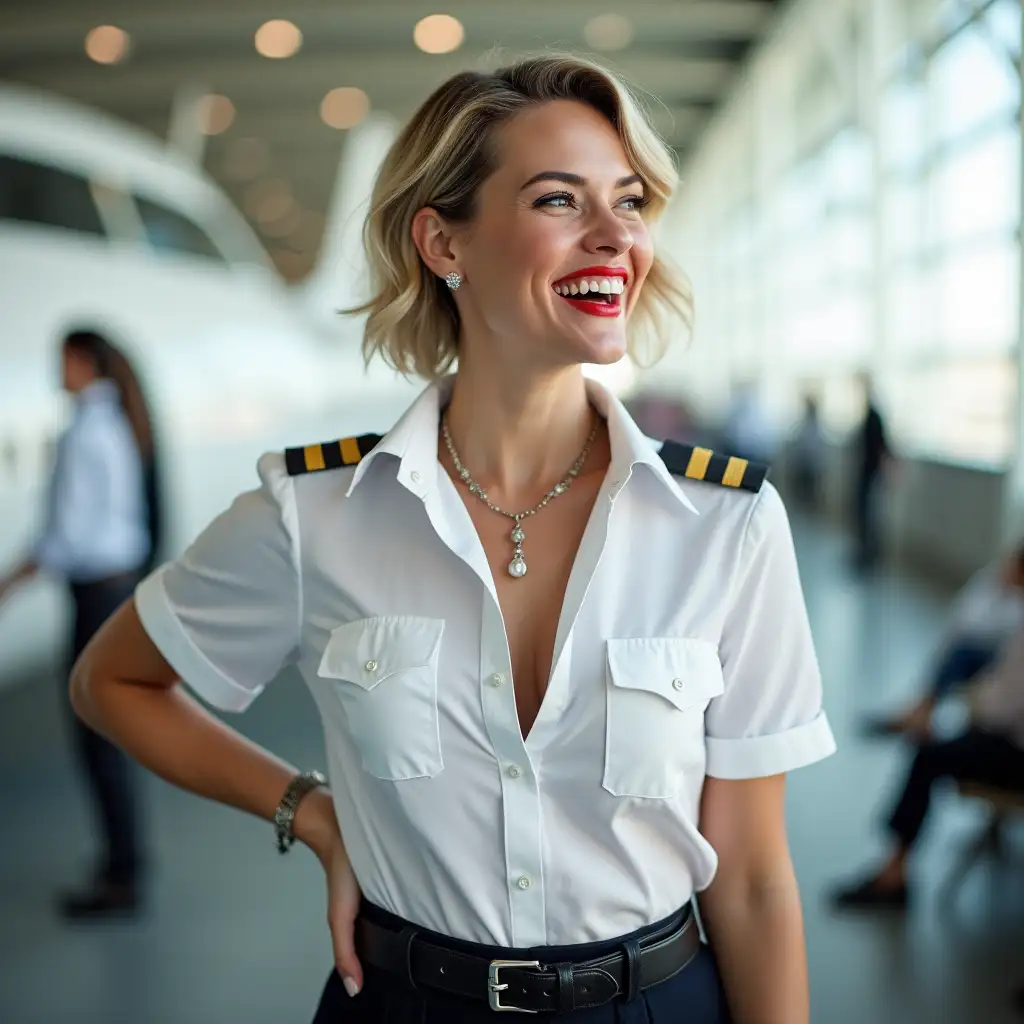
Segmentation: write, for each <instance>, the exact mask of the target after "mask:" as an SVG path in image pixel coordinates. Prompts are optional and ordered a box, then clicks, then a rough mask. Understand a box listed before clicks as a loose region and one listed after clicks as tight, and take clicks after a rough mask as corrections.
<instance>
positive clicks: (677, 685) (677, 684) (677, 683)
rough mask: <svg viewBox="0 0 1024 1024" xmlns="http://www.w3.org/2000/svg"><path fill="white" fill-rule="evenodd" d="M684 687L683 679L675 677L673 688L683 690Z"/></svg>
mask: <svg viewBox="0 0 1024 1024" xmlns="http://www.w3.org/2000/svg"><path fill="white" fill-rule="evenodd" d="M682 688H683V681H682V679H673V680H672V689H673V690H681V689H682Z"/></svg>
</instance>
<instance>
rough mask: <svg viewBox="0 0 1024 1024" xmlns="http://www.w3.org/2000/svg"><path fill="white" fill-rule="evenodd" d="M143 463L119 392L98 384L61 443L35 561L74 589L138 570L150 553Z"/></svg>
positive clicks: (85, 395) (82, 398) (82, 399)
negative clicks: (65, 580) (75, 584)
mask: <svg viewBox="0 0 1024 1024" xmlns="http://www.w3.org/2000/svg"><path fill="white" fill-rule="evenodd" d="M149 547H150V540H149V526H148V524H147V521H146V496H145V488H144V485H143V465H142V457H141V456H140V455H139V448H138V445H137V444H136V441H135V437H134V435H133V434H132V428H131V425H130V424H129V422H128V417H127V416H126V415H125V413H124V409H122V408H121V398H120V395H119V394H118V390H117V385H116V384H115V383H114V382H113V381H112V380H108V379H106V378H103V379H100V380H96V381H93V382H92V383H91V384H89V385H87V386H86V387H84V388H83V389H82V390H81V391H80V392H79V394H78V395H77V396H76V398H75V412H74V416H73V418H72V420H71V424H70V426H69V427H68V429H67V431H65V433H64V434H63V435H62V436H61V438H60V440H59V441H58V442H57V459H56V463H55V465H54V469H53V475H52V477H51V480H50V491H49V500H48V503H47V512H46V520H45V523H44V526H43V530H42V532H41V534H40V536H39V538H38V540H37V541H36V544H35V546H34V548H33V550H32V558H33V560H34V561H35V562H36V564H37V565H41V566H42V567H43V568H44V569H47V570H49V571H50V572H52V573H54V574H56V575H58V576H63V577H65V578H66V579H68V580H70V581H71V582H73V583H91V582H94V581H96V580H100V579H103V578H104V577H108V576H116V575H118V574H119V573H123V572H128V571H129V570H132V569H137V568H138V567H139V566H140V565H141V564H142V563H143V562H144V561H145V559H146V555H147V553H148V552H149Z"/></svg>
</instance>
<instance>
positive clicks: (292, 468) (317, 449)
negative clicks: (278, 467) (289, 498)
mask: <svg viewBox="0 0 1024 1024" xmlns="http://www.w3.org/2000/svg"><path fill="white" fill-rule="evenodd" d="M381 436H382V435H380V434H360V435H359V436H358V437H343V438H338V439H336V440H333V441H320V442H317V443H316V444H307V445H302V446H300V447H297V448H286V449H285V450H284V452H283V454H282V456H281V458H282V467H283V470H284V472H285V474H286V475H287V476H290V477H292V476H303V475H304V474H306V473H319V472H322V471H324V470H328V469H341V468H343V467H345V466H355V465H358V464H359V462H361V461H362V459H363V458H364V457H365V456H367V455H369V454H370V452H371V451H373V449H374V448H375V447H376V446H377V443H378V442H379V441H380V439H381Z"/></svg>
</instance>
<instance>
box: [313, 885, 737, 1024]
mask: <svg viewBox="0 0 1024 1024" xmlns="http://www.w3.org/2000/svg"><path fill="white" fill-rule="evenodd" d="M363 912H364V914H366V916H367V917H369V918H370V919H371V920H373V921H375V922H376V923H378V924H386V925H390V924H394V925H396V928H397V929H400V928H401V926H402V925H403V924H404V922H402V921H401V919H400V918H396V917H393V916H392V915H391V914H388V913H387V912H386V911H383V910H380V909H379V908H377V907H374V906H372V905H370V906H364V911H363ZM656 928H657V925H654V926H652V927H651V928H646V929H642V930H641V931H639V932H635V933H634V934H633V935H626V936H622V938H620V939H614V940H612V941H610V942H597V943H590V944H587V945H577V946H557V947H556V946H547V947H544V948H542V949H533V950H530V949H500V948H497V947H492V946H476V945H473V944H472V943H464V942H454V941H452V940H447V943H446V944H448V945H451V946H452V947H453V948H456V949H460V950H466V951H468V952H472V953H475V954H476V955H477V956H482V957H485V958H487V959H491V960H496V959H512V960H540V961H541V962H542V963H543V962H545V961H547V962H552V963H554V962H558V961H567V960H573V961H579V960H588V959H592V958H594V957H598V956H603V955H605V954H607V953H609V952H612V951H613V950H615V949H617V948H619V947H620V946H621V944H622V941H623V940H624V939H628V938H641V937H642V936H643V935H644V933H645V932H650V931H654V930H655V929H656ZM428 934H429V933H428ZM363 971H364V975H365V982H364V985H363V990H362V991H361V992H360V993H359V995H357V996H356V997H355V999H350V998H349V996H348V994H347V993H346V992H345V989H344V987H343V985H342V981H341V978H340V977H339V975H338V973H337V972H336V971H332V972H331V975H330V977H329V978H328V980H327V986H326V988H325V989H324V992H323V995H322V997H321V999H320V1005H319V1007H318V1009H317V1012H316V1017H315V1018H314V1019H313V1024H485V1022H486V1024H495V1021H497V1020H502V1019H507V1020H523V1021H527V1020H529V1021H536V1022H537V1024H545V1022H548V1021H551V1022H556V1024H562V1022H564V1024H731V1018H730V1016H729V1013H728V1010H727V1008H726V1002H725V993H724V991H723V989H722V981H721V978H720V977H719V974H718V968H717V966H716V964H715V959H714V956H713V955H712V953H711V950H710V949H709V948H708V947H707V946H704V945H702V946H701V948H700V952H699V953H698V954H697V955H696V956H695V957H694V958H693V959H692V960H691V961H690V963H689V964H687V966H686V967H684V968H683V970H681V971H680V972H679V973H678V974H676V975H675V976H674V977H672V978H669V979H668V981H664V982H662V983H661V984H660V985H654V986H652V987H651V988H648V989H645V990H644V991H642V992H641V993H640V995H639V997H638V998H637V999H635V1000H633V1002H631V1003H626V1002H622V1001H615V1002H611V1003H608V1004H607V1005H605V1006H599V1007H595V1008H594V1009H590V1010H576V1011H574V1012H573V1013H568V1014H562V1015H561V1016H556V1015H554V1014H549V1013H540V1014H511V1013H508V1014H503V1015H501V1016H496V1014H495V1012H494V1011H493V1010H491V1008H490V1007H489V1006H488V1005H487V1003H485V1002H483V1001H482V1000H481V1001H476V1000H468V999H462V998H459V997H457V996H452V995H448V994H447V993H444V992H438V991H436V990H429V989H425V988H423V987H420V988H419V989H418V990H414V989H412V988H410V987H409V985H408V983H407V982H406V981H405V979H403V978H399V977H398V976H397V975H395V974H391V973H386V972H382V971H379V970H376V969H375V968H373V967H370V966H368V965H366V964H363Z"/></svg>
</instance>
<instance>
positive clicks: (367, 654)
mask: <svg viewBox="0 0 1024 1024" xmlns="http://www.w3.org/2000/svg"><path fill="white" fill-rule="evenodd" d="M443 632H444V619H430V618H424V617H420V616H416V615H382V616H378V617H376V618H370V619H357V620H356V621H355V622H346V623H345V624H344V625H341V626H337V627H335V628H334V629H332V630H331V636H330V639H329V640H328V641H327V647H326V648H325V649H324V654H323V657H322V658H321V659H320V668H319V669H318V670H317V673H318V675H321V676H325V677H327V678H329V679H346V680H348V681H349V682H352V683H356V684H357V685H359V686H362V687H363V688H364V689H366V690H372V689H373V687H375V686H376V685H377V684H378V683H380V682H382V681H383V680H385V679H387V677H388V676H390V675H394V674H395V673H396V672H401V671H404V670H405V669H410V668H422V667H423V666H425V665H430V664H431V663H432V662H433V660H434V657H435V655H436V653H437V649H438V646H439V645H440V643H441V634H442V633H443Z"/></svg>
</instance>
